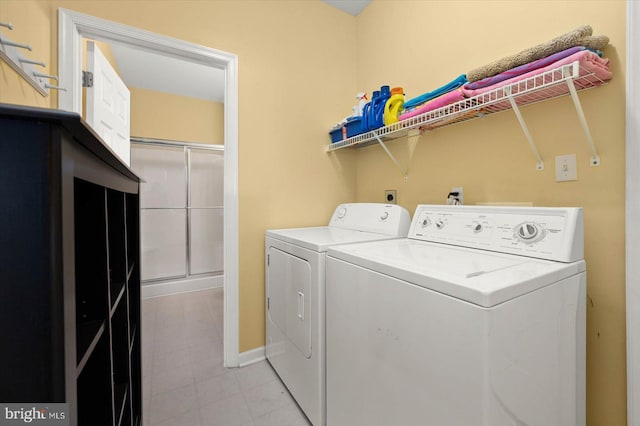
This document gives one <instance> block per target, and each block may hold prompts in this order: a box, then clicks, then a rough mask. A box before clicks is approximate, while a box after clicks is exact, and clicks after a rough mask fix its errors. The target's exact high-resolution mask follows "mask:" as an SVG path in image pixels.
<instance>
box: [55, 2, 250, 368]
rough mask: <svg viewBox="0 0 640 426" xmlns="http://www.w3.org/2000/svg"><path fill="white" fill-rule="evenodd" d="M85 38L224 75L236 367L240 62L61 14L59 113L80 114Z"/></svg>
mask: <svg viewBox="0 0 640 426" xmlns="http://www.w3.org/2000/svg"><path fill="white" fill-rule="evenodd" d="M82 37H89V38H97V39H99V40H105V41H117V42H121V43H125V44H128V45H131V46H134V47H139V48H142V49H145V50H147V51H151V52H153V53H157V54H160V55H164V56H169V57H176V58H180V59H182V60H187V61H192V62H196V63H199V64H204V65H209V66H211V67H214V68H218V69H222V70H224V71H225V96H224V146H225V154H224V364H225V366H226V367H238V364H239V361H238V355H239V328H238V326H239V319H238V316H239V315H238V314H239V306H238V293H239V290H238V287H239V284H238V281H239V280H238V278H239V275H238V245H239V244H238V57H237V56H236V55H234V54H231V53H227V52H222V51H220V50H215V49H212V48H209V47H205V46H200V45H197V44H194V43H189V42H186V41H182V40H178V39H174V38H171V37H167V36H163V35H160V34H156V33H152V32H149V31H145V30H141V29H138V28H134V27H129V26H126V25H122V24H118V23H116V22H111V21H106V20H104V19H100V18H96V17H93V16H90V15H85V14H82V13H78V12H74V11H71V10H67V9H59V11H58V75H59V76H60V82H59V85H60V86H61V87H64V88H66V89H67V91H66V92H64V91H60V93H59V97H58V108H60V109H62V110H66V111H72V112H77V113H79V114H81V113H82V72H81V68H82Z"/></svg>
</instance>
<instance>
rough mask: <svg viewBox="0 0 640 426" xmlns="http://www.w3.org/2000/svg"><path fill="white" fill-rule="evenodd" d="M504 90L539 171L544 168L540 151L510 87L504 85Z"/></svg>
mask: <svg viewBox="0 0 640 426" xmlns="http://www.w3.org/2000/svg"><path fill="white" fill-rule="evenodd" d="M504 92H505V94H506V95H507V99H509V103H510V104H511V109H513V112H514V113H515V114H516V118H517V119H518V122H519V123H520V127H522V132H523V133H524V136H525V138H527V142H529V147H530V148H531V151H533V155H534V156H535V157H536V170H538V171H541V170H544V163H543V162H542V157H540V152H538V148H537V147H536V144H535V143H534V142H533V138H532V137H531V133H529V128H528V127H527V123H525V121H524V118H523V117H522V113H521V112H520V108H519V107H518V104H517V103H516V101H515V99H514V98H513V95H512V94H511V87H510V86H505V88H504Z"/></svg>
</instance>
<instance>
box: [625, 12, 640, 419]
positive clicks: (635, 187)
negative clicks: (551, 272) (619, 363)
mask: <svg viewBox="0 0 640 426" xmlns="http://www.w3.org/2000/svg"><path fill="white" fill-rule="evenodd" d="M639 27H640V2H636V1H627V52H626V53H627V70H626V72H627V90H626V98H627V103H626V105H627V112H626V121H627V129H626V132H627V145H626V146H627V152H626V160H627V178H626V179H627V192H626V282H627V289H626V292H627V294H626V298H627V425H628V426H640V262H638V259H640V226H639V222H640V84H639V81H638V75H640V54H638V49H640V42H639V40H640V28H639Z"/></svg>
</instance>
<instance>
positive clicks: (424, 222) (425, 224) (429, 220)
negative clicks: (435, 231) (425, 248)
mask: <svg viewBox="0 0 640 426" xmlns="http://www.w3.org/2000/svg"><path fill="white" fill-rule="evenodd" d="M420 223H421V224H422V227H423V228H426V227H427V226H429V225H431V219H429V218H428V217H425V218H424V219H422V222H420Z"/></svg>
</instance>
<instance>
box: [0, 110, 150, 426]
mask: <svg viewBox="0 0 640 426" xmlns="http://www.w3.org/2000/svg"><path fill="white" fill-rule="evenodd" d="M0 182H1V183H0V197H1V199H2V204H3V208H2V210H3V220H2V221H0V243H1V244H0V247H2V249H1V250H2V254H1V256H0V274H1V276H2V277H3V279H2V281H3V282H2V285H1V286H0V327H1V333H0V334H1V335H2V336H3V345H2V346H3V349H2V351H0V365H2V369H0V401H3V402H7V403H11V402H21V403H25V402H27V403H59V402H66V403H69V411H70V412H69V418H70V424H71V425H74V426H78V425H79V426H84V425H87V426H94V425H98V426H101V425H105V426H106V425H110V426H139V425H141V424H142V402H141V401H142V378H141V350H140V344H141V343H140V341H141V339H140V243H139V239H140V238H139V234H140V222H139V220H140V219H139V179H138V177H137V176H136V175H135V174H133V173H132V172H131V170H130V169H129V168H128V167H126V166H125V165H124V164H123V163H122V162H121V161H120V160H119V159H118V158H117V157H116V156H115V155H114V154H113V153H112V152H111V151H110V150H109V148H107V147H106V145H105V144H104V143H102V141H101V140H100V138H99V137H98V136H96V134H95V133H94V132H93V131H92V130H91V129H90V128H89V127H88V126H87V125H86V123H85V122H84V121H82V119H81V118H80V117H79V116H78V115H77V114H73V113H67V112H62V111H57V110H47V109H39V108H29V107H22V106H15V105H4V104H0Z"/></svg>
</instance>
